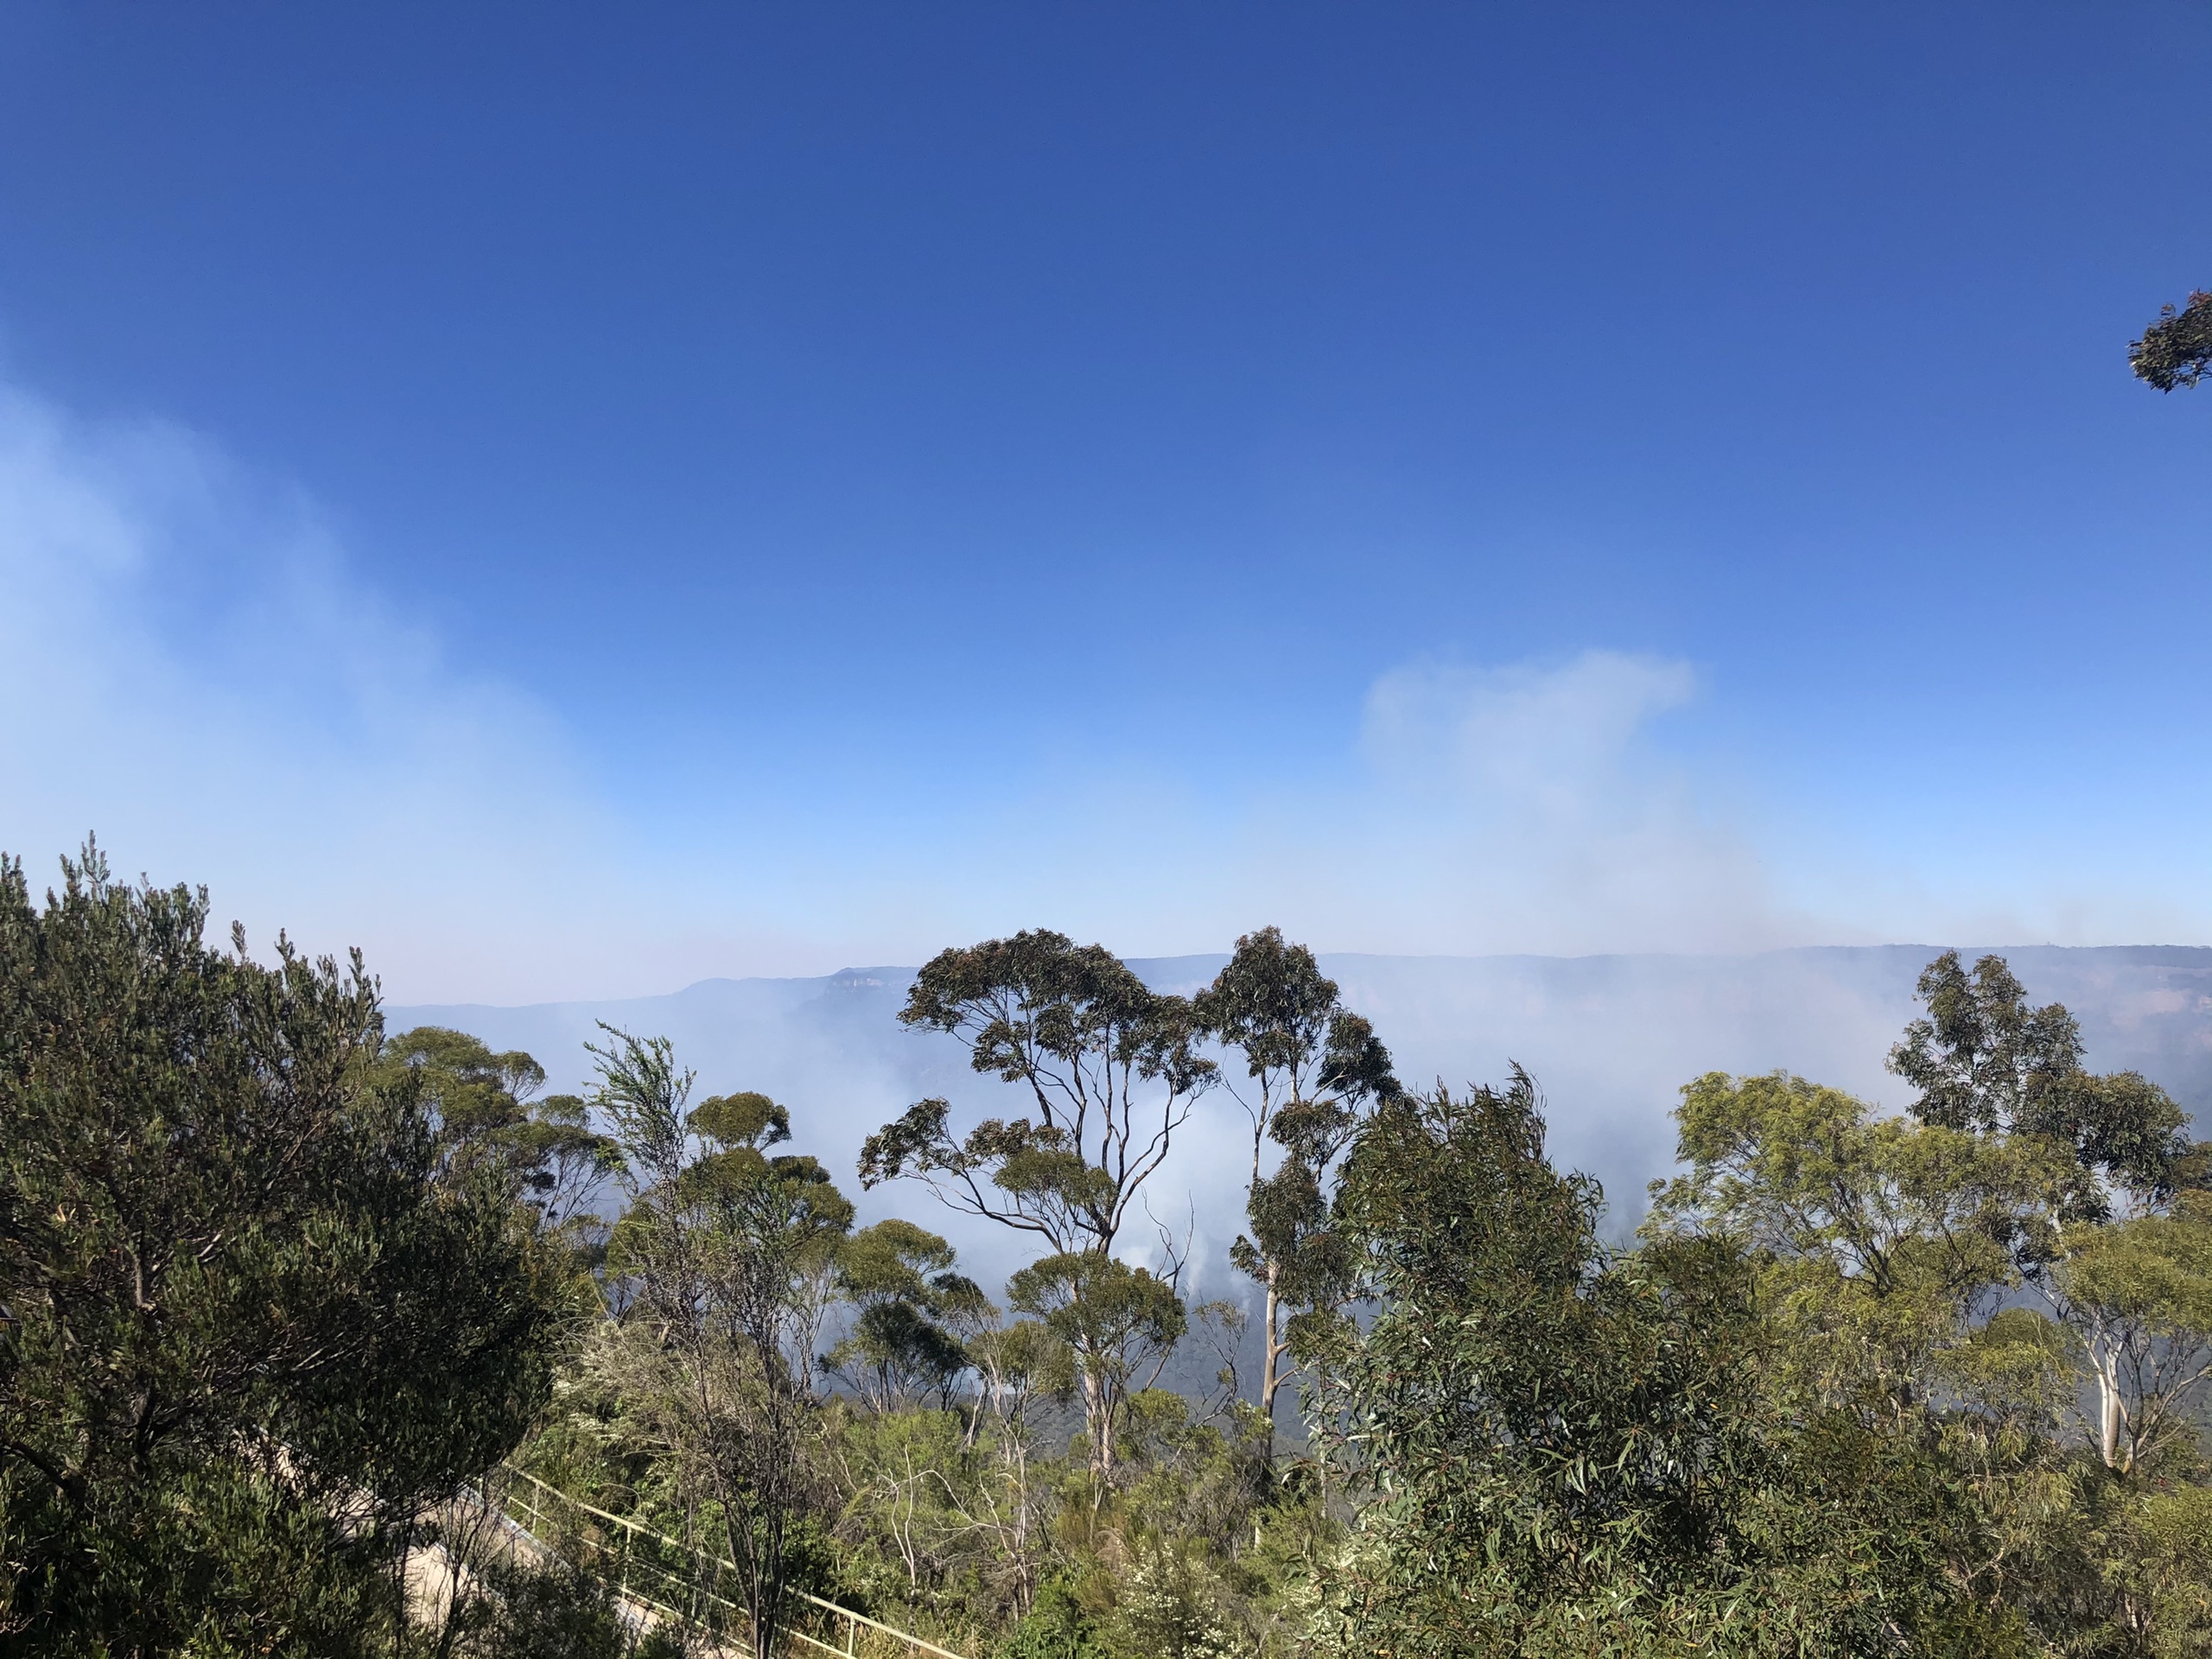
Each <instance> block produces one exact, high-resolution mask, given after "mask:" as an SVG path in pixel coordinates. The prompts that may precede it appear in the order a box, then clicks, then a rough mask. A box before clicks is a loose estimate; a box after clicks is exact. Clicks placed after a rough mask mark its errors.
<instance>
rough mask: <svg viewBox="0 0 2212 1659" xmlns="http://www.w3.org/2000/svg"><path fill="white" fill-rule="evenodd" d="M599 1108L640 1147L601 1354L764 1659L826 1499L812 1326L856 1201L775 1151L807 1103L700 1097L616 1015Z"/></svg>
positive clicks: (655, 1041)
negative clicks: (707, 1523)
mask: <svg viewBox="0 0 2212 1659" xmlns="http://www.w3.org/2000/svg"><path fill="white" fill-rule="evenodd" d="M604 1029H605V1030H606V1031H607V1037H608V1041H607V1043H606V1044H605V1046H593V1047H592V1048H591V1051H590V1052H592V1054H593V1055H594V1058H595V1059H596V1061H597V1063H598V1068H599V1076H600V1084H599V1088H598V1090H597V1092H596V1094H595V1096H594V1104H595V1105H596V1106H597V1107H598V1108H599V1109H600V1110H601V1112H602V1113H603V1114H604V1116H605V1117H606V1118H607V1121H608V1122H610V1123H611V1124H612V1125H613V1129H614V1134H615V1138H616V1139H617V1140H618V1141H620V1144H621V1147H622V1149H623V1152H624V1154H625V1159H626V1166H625V1168H626V1173H625V1177H624V1179H625V1180H626V1183H627V1185H628V1186H629V1189H630V1195H631V1196H630V1203H629V1205H628V1207H627V1209H626V1210H625V1211H624V1212H623V1215H622V1217H621V1219H620V1222H619V1223H617V1224H616V1226H615V1228H614V1231H613V1236H612V1238H611V1239H610V1241H609V1244H608V1253H607V1274H608V1279H609V1282H610V1284H611V1286H612V1287H613V1292H614V1295H615V1299H616V1305H617V1313H618V1319H619V1321H620V1330H619V1332H618V1333H617V1338H616V1340H615V1341H614V1342H613V1343H612V1344H608V1345H607V1346H603V1347H602V1349H601V1353H600V1360H601V1364H602V1365H603V1366H605V1367H607V1368H608V1369H609V1370H611V1371H612V1373H613V1375H612V1376H611V1377H610V1380H611V1381H613V1383H615V1385H616V1386H617V1387H618V1389H621V1390H622V1391H623V1392H624V1393H625V1394H626V1395H627V1396H628V1398H629V1400H630V1402H632V1405H633V1407H634V1408H635V1409H636V1410H637V1411H638V1412H639V1414H640V1416H641V1417H642V1418H643V1419H644V1420H645V1421H649V1422H651V1423H652V1425H653V1426H654V1427H655V1428H656V1430H657V1432H658V1435H659V1437H660V1439H661V1440H662V1443H663V1445H664V1447H665V1449H666V1450H667V1452H669V1453H670V1454H671V1458H672V1460H673V1463H674V1466H675V1471H676V1478H677V1486H678V1489H679V1491H681V1492H682V1493H683V1495H684V1497H685V1498H686V1499H687V1503H688V1504H689V1506H690V1509H691V1510H693V1512H694V1513H700V1514H705V1515H708V1516H712V1517H713V1521H712V1522H711V1524H714V1525H715V1527H716V1529H718V1530H719V1532H720V1534H721V1538H722V1541H724V1543H725V1544H726V1546H727V1548H728V1554H729V1557H730V1560H732V1561H733V1562H734V1563H735V1565H736V1567H737V1576H738V1592H739V1594H740V1596H741V1599H742V1601H743V1603H744V1607H745V1612H746V1621H747V1627H748V1628H747V1630H746V1632H745V1635H746V1637H747V1640H748V1641H749V1642H750V1643H751V1644H752V1650H753V1652H756V1653H768V1652H772V1651H775V1650H776V1649H777V1646H778V1643H779V1635H780V1632H781V1631H782V1630H784V1629H785V1610H786V1608H787V1606H788V1605H789V1602H790V1596H791V1552H790V1540H791V1529H792V1528H793V1527H794V1526H795V1525H796V1524H798V1522H799V1521H800V1520H801V1519H802V1518H803V1517H804V1516H806V1515H807V1514H808V1513H810V1511H811V1510H812V1509H813V1508H814V1507H815V1505H816V1504H817V1502H818V1500H819V1497H820V1492H819V1483H818V1478H817V1474H818V1471H817V1459H816V1458H815V1457H814V1455H813V1453H814V1446H813V1444H812V1436H813V1433H814V1431H815V1428H816V1422H815V1413H814V1406H815V1399H814V1395H813V1390H812V1387H811V1375H812V1371H813V1368H814V1355H813V1341H814V1333H815V1332H816V1331H817V1330H818V1328H819V1325H820V1321H821V1308H822V1303H823V1297H824V1296H825V1295H826V1294H827V1287H828V1285H829V1281H830V1280H829V1275H830V1268H829V1264H830V1263H831V1262H834V1260H835V1256H836V1249H837V1245H838V1243H839V1242H840V1241H841V1240H842V1238H843V1237H844V1236H845V1234H846V1233H847V1232H848V1230H849V1229H850V1227H851V1224H852V1218H853V1211H852V1205H850V1203H849V1202H848V1201H847V1200H846V1199H845V1198H844V1197H843V1196H842V1194H841V1193H839V1192H838V1191H837V1189H836V1186H835V1185H832V1184H831V1182H830V1180H829V1176H828V1174H827V1173H826V1172H824V1171H823V1168H822V1166H821V1165H820V1164H819V1163H818V1162H817V1160H814V1159H813V1158H811V1157H807V1156H804V1155H796V1154H771V1153H770V1152H769V1151H768V1148H770V1147H773V1146H776V1145H778V1144H779V1143H781V1142H783V1141H787V1140H789V1139H790V1137H791V1114H790V1113H789V1111H788V1110H787V1109H785V1108H784V1107H782V1106H780V1105H779V1104H777V1103H775V1102H774V1101H772V1100H770V1099H769V1098H768V1097H767V1096H765V1095H760V1094H756V1093H745V1094H738V1095H728V1096H714V1097H712V1098H710V1099H708V1100H705V1101H702V1102H701V1103H699V1104H698V1105H697V1106H696V1107H695V1108H690V1109H689V1110H687V1109H686V1108H687V1106H688V1105H689V1102H690V1091H691V1087H692V1084H693V1081H694V1074H693V1073H692V1072H691V1071H689V1070H688V1069H684V1068H681V1067H679V1066H678V1065H677V1063H676V1059H675V1055H674V1052H673V1049H672V1047H671V1045H670V1044H669V1043H668V1041H667V1039H664V1038H647V1039H640V1038H638V1037H634V1036H632V1035H631V1034H630V1033H626V1032H621V1031H617V1030H614V1029H613V1027H604Z"/></svg>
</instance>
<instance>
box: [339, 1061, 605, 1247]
mask: <svg viewBox="0 0 2212 1659" xmlns="http://www.w3.org/2000/svg"><path fill="white" fill-rule="evenodd" d="M378 1073H379V1075H380V1076H382V1077H400V1076H405V1077H410V1078H411V1079H412V1081H413V1084H414V1085H415V1086H416V1088H418V1089H419V1090H420V1091H421V1093H422V1096H423V1101H424V1103H426V1104H427V1105H428V1106H429V1109H431V1111H432V1112H433V1113H434V1114H435V1116H436V1119H437V1122H438V1126H439V1128H440V1130H441V1133H442V1137H443V1139H444V1141H445V1142H446V1144H447V1145H448V1147H449V1148H450V1151H451V1154H452V1155H453V1156H454V1157H457V1158H461V1159H465V1160H481V1159H489V1160H494V1161H496V1162H497V1163H499V1164H501V1165H503V1166H505V1167H506V1168H508V1169H509V1170H511V1171H512V1173H513V1174H514V1176H515V1178H516V1179H517V1180H518V1182H519V1184H520V1185H521V1188H522V1191H523V1193H524V1197H525V1198H527V1200H528V1201H529V1202H530V1203H531V1205H533V1206H534V1207H535V1208H536V1209H537V1211H538V1213H539V1214H540V1216H541V1217H543V1220H544V1222H545V1224H546V1226H547V1227H548V1228H549V1229H550V1230H553V1231H555V1232H560V1231H563V1230H567V1229H569V1227H570V1226H571V1224H574V1223H575V1222H577V1221H579V1220H581V1219H582V1218H583V1217H584V1216H585V1214H586V1206H587V1205H589V1204H590V1203H591V1201H592V1199H593V1198H594V1196H595V1195H596V1194H597V1193H598V1192H600V1191H601V1189H602V1188H603V1187H604V1186H605V1185H606V1184H607V1181H608V1179H610V1178H612V1177H613V1175H614V1173H616V1172H617V1171H618V1170H619V1169H620V1166H621V1162H622V1158H621V1149H620V1147H618V1146H617V1145H616V1144H615V1142H614V1141H613V1138H612V1137H610V1136H608V1135H602V1134H600V1133H598V1132H597V1131H596V1130H594V1128H593V1127H592V1123H591V1114H590V1109H589V1108H588V1106H587V1105H586V1104H585V1103H584V1101H583V1100H582V1098H581V1097H580V1096H575V1095H546V1096H540V1095H539V1094H538V1090H541V1089H543V1087H544V1086H545V1068H544V1067H543V1066H542V1065H539V1064H538V1063H537V1060H536V1059H534V1058H531V1056H530V1055H528V1054H526V1053H524V1052H522V1051H521V1050H519V1049H515V1050H510V1051H508V1052H505V1053H494V1052H493V1051H492V1049H491V1047H490V1046H489V1045H488V1044H486V1042H484V1040H483V1039H481V1038H479V1037H474V1036H471V1035H470V1034H469V1033H467V1032H461V1031H452V1030H448V1029H447V1028H445V1027H441V1026H416V1027H414V1028H412V1029H411V1030H409V1031H406V1032H404V1033H401V1034H399V1035H398V1036H397V1037H388V1038H386V1039H385V1044H384V1049H383V1052H382V1054H381V1055H380V1057H379V1059H378Z"/></svg>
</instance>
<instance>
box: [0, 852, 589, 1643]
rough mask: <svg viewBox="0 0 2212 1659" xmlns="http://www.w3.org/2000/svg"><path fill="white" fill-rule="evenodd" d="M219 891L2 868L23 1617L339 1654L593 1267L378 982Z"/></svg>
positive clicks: (13, 1633)
mask: <svg viewBox="0 0 2212 1659" xmlns="http://www.w3.org/2000/svg"><path fill="white" fill-rule="evenodd" d="M206 923H207V901H206V898H205V895H204V894H201V893H192V892H189V891H187V890H186V889H184V888H181V887H179V888H175V889H171V890H168V891H161V890H156V889H153V888H150V887H137V888H134V887H128V886H125V885H122V884H118V883H116V882H114V881H112V880H110V878H109V875H108V873H107V870H106V868H105V865H104V864H103V862H102V861H101V860H100V858H99V855H98V853H97V851H96V850H93V849H87V851H86V856H85V858H84V859H83V860H82V861H79V862H77V863H73V864H66V865H65V885H64V887H63V890H62V892H61V893H60V894H59V895H58V896H57V895H54V894H49V895H48V899H47V902H46V904H45V906H43V907H40V906H35V904H34V903H33V901H32V899H31V898H30V894H29V889H28V887H27V885H26V883H25V881H24V879H23V874H22V867H21V866H20V865H19V864H16V863H13V862H5V863H0V1310H3V1311H0V1555H4V1560H5V1572H6V1576H5V1579H4V1581H0V1632H6V1633H8V1634H9V1637H10V1640H11V1641H14V1642H18V1643H30V1644H32V1645H35V1646H36V1647H37V1648H39V1649H41V1650H44V1651H52V1652H73V1651H74V1652H86V1653H92V1652H106V1651H115V1652H125V1651H128V1652H174V1651H180V1650H186V1649H191V1650H199V1651H209V1652H214V1651H228V1650H231V1649H239V1650H245V1649H251V1650H252V1651H256V1652H266V1653H304V1652H315V1653H319V1654H337V1653H346V1652H353V1651H358V1650H360V1649H362V1647H363V1645H364V1644H365V1643H367V1642H369V1641H370V1640H371V1635H370V1633H371V1632H372V1631H374V1630H389V1629H390V1628H391V1618H394V1617H396V1611H395V1608H396V1604H395V1603H394V1600H393V1595H392V1592H391V1587H390V1586H391V1580H390V1579H389V1576H388V1572H389V1568H390V1567H391V1563H392V1562H393V1561H394V1560H396V1559H397V1554H398V1553H399V1552H401V1551H403V1550H404V1548H405V1547H406V1544H407V1542H408V1541H409V1539H410V1536H411V1535H412V1529H413V1525H414V1522H415V1520H416V1516H418V1515H420V1514H421V1513H422V1512H423V1510H424V1509H425V1508H426V1507H427V1506H428V1505H429V1503H432V1502H433V1501H434V1500H435V1499H437V1498H438V1497H442V1495H444V1494H447V1493H449V1492H451V1491H453V1490H454V1488H455V1487H456V1486H457V1485H458V1484H460V1483H461V1481H463V1480H464V1479H466V1478H469V1477H470V1476H471V1475H473V1474H474V1472H475V1471H479V1470H481V1469H483V1468H485V1467H486V1466H487V1465H490V1464H492V1463H494V1462H496V1461H497V1460H498V1459H499V1458H500V1457H501V1456H503V1455H504V1454H505V1452H507V1451H509V1450H510V1449H511V1448H512V1446H514V1445H515V1443H516V1442H517V1440H518V1439H519V1438H520V1436H521V1435H522V1433H524V1430H525V1429H526V1428H527V1427H528V1426H529V1425H530V1423H531V1421H532V1420H533V1419H534V1418H535V1417H536V1416H537V1414H538V1413H539V1412H540V1410H541V1409H542V1408H543V1405H544V1403H545V1402H546V1399H547V1397H548V1394H549V1390H550V1383H551V1378H552V1373H553V1369H554V1363H555V1361H556V1356H557V1351H558V1349H559V1346H560V1341H561V1326H562V1321H563V1297H562V1294H561V1290H560V1276H559V1274H557V1273H556V1270H555V1268H554V1264H553V1263H552V1262H551V1261H550V1258H549V1256H548V1255H547V1254H546V1253H545V1252H544V1251H543V1250H542V1249H540V1247H539V1245H538V1243H537V1239H536V1237H535V1235H534V1229H533V1225H532V1223H531V1217H530V1215H529V1213H528V1212H527V1211H525V1210H524V1208H523V1207H522V1206H521V1205H518V1203H517V1201H516V1200H517V1197H518V1192H517V1188H516V1186H515V1184H514V1182H513V1180H512V1175H511V1172H510V1170H509V1169H508V1168H507V1166H505V1165H504V1164H502V1163H501V1162H499V1160H477V1159H474V1158H472V1157H469V1156H467V1155H464V1154H465V1148H466V1146H467V1141H468V1138H469V1136H470V1135H472V1134H474V1133H476V1132H477V1131H478V1130H479V1128H480V1127H481V1126H480V1124H479V1123H478V1122H476V1121H475V1120H474V1117H473V1116H472V1103H467V1102H462V1101H460V1100H459V1099H458V1098H456V1100H455V1101H454V1126H453V1128H452V1129H451V1131H450V1132H449V1133H448V1131H446V1130H445V1129H444V1128H442V1125H441V1122H440V1117H439V1113H438V1110H437V1109H436V1105H435V1103H434V1101H433V1099H432V1098H431V1097H430V1096H429V1091H427V1090H425V1089H423V1087H422V1080H421V1078H420V1077H419V1076H418V1075H417V1074H416V1072H415V1071H413V1070H412V1069H411V1068H410V1067H406V1066H404V1065H403V1066H401V1067H399V1068H398V1069H397V1070H394V1069H391V1068H387V1067H385V1066H383V1065H380V1064H379V1051H380V1047H381V1033H380V1029H379V1023H378V1012H377V1004H376V995H375V990H374V988H373V986H372V984H371V983H370V982H369V981H368V980H367V978H366V977H365V975H364V974H363V972H362V969H361V967H360V964H359V961H358V960H356V961H355V963H353V967H352V969H351V971H350V972H341V971H340V969H338V968H337V966H336V965H335V964H334V963H331V962H329V961H328V960H327V959H326V960H324V961H321V962H317V963H310V962H308V961H305V960H303V959H302V958H301V957H299V956H298V955H297V954H296V952H295V951H294V950H292V949H291V947H290V946H289V944H286V943H284V942H283V940H281V939H280V940H279V943H278V946H277V960H276V962H275V963H274V964H273V965H272V966H268V967H264V966H261V965H258V964H257V963H254V962H252V961H251V960H250V959H249V958H248V957H246V955H245V947H244V941H243V938H242V937H239V936H238V934H236V933H235V931H234V934H233V942H234V946H235V950H234V952H233V953H232V954H229V955H226V954H223V953H221V952H219V951H217V950H211V949H209V948H208V947H207V945H206V944H204V942H203V933H204V931H205V927H206Z"/></svg>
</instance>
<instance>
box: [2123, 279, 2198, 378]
mask: <svg viewBox="0 0 2212 1659" xmlns="http://www.w3.org/2000/svg"><path fill="white" fill-rule="evenodd" d="M2127 360H2128V363H2129V365H2131V366H2133V369H2134V371H2135V374H2136V378H2138V379H2140V380H2144V381H2147V382H2148V383H2149V384H2151V385H2154V386H2156V387H2157V388H2158V390H2159V391H2172V390H2173V389H2174V388H2175V387H2176V386H2193V385H2196V383H2197V382H2198V381H2200V380H2202V378H2204V375H2205V372H2206V371H2207V370H2208V369H2212V294H2208V293H2204V292H2202V291H2201V290H2200V291H2198V292H2196V293H2193V294H2191V295H2190V296H2189V303H2188V304H2187V305H2185V306H2183V308H2181V309H2180V310H2178V311H2177V310H2175V309H2174V308H2173V307H2172V306H2171V305H2168V306H2162V307H2160V308H2159V310H2158V321H2156V322H2154V323H2152V325H2151V326H2150V327H2148V328H2145V330H2144V331H2143V337H2142V339H2140V340H2136V341H2134V342H2133V344H2131V345H2130V346H2128V348H2127Z"/></svg>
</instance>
